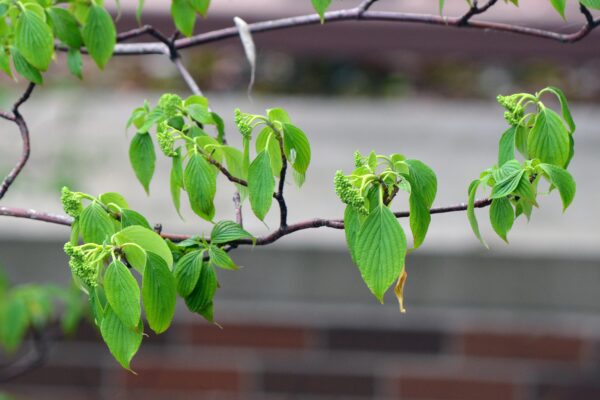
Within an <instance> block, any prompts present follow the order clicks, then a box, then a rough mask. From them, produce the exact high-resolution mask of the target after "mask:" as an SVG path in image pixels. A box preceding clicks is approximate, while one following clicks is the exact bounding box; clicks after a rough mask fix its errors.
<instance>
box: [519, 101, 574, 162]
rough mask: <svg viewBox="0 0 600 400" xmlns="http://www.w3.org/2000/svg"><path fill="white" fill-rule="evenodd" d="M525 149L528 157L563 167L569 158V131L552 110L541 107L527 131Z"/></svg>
mask: <svg viewBox="0 0 600 400" xmlns="http://www.w3.org/2000/svg"><path fill="white" fill-rule="evenodd" d="M527 149H528V150H529V156H530V158H539V159H540V161H542V162H544V163H548V164H554V165H556V166H559V167H564V166H565V165H566V163H567V161H568V160H569V154H570V143H569V133H568V132H567V130H566V129H565V126H564V124H563V122H562V120H561V119H560V117H559V116H558V114H556V113H555V112H554V111H552V110H550V109H549V108H545V107H544V108H542V110H540V112H539V114H538V115H537V117H536V120H535V124H534V125H533V128H532V129H531V132H530V133H529V138H528V140H527Z"/></svg>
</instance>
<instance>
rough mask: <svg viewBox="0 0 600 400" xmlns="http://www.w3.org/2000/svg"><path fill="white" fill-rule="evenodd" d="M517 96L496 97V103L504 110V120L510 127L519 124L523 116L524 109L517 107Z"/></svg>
mask: <svg viewBox="0 0 600 400" xmlns="http://www.w3.org/2000/svg"><path fill="white" fill-rule="evenodd" d="M518 98H519V97H518V96H516V95H512V96H498V97H497V100H498V103H500V105H501V106H502V107H504V108H505V109H506V111H505V112H504V119H505V120H506V122H508V123H509V124H510V125H511V126H517V125H519V124H520V123H521V119H522V118H523V116H524V115H525V109H524V108H523V107H522V106H521V105H519V102H518Z"/></svg>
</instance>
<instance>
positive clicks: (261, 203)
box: [248, 150, 275, 221]
mask: <svg viewBox="0 0 600 400" xmlns="http://www.w3.org/2000/svg"><path fill="white" fill-rule="evenodd" d="M274 190H275V178H273V173H272V170H271V160H270V158H269V153H268V152H266V151H264V150H263V151H261V152H260V153H258V155H257V156H256V158H255V159H254V161H252V164H250V167H249V168H248V191H249V193H250V205H251V206H252V211H254V214H255V215H256V216H257V217H258V219H260V220H261V221H262V220H264V219H265V216H266V215H267V213H268V212H269V209H270V208H271V203H272V202H273V191H274Z"/></svg>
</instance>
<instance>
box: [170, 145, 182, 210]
mask: <svg viewBox="0 0 600 400" xmlns="http://www.w3.org/2000/svg"><path fill="white" fill-rule="evenodd" d="M175 152H176V153H177V155H176V156H175V157H171V158H172V166H171V175H170V179H169V187H170V189H171V199H172V200H173V205H174V206H175V210H177V214H179V215H180V216H181V212H180V208H181V189H183V164H182V161H181V147H178V148H177V149H176V150H175Z"/></svg>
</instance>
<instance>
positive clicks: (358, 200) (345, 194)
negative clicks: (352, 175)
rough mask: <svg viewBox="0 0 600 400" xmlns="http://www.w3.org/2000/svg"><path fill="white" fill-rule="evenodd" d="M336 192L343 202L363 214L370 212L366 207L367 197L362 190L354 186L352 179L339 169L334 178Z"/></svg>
mask: <svg viewBox="0 0 600 400" xmlns="http://www.w3.org/2000/svg"><path fill="white" fill-rule="evenodd" d="M333 184H334V187H335V193H336V194H337V195H338V197H339V198H340V200H342V202H343V203H345V204H348V205H349V206H351V207H352V208H354V209H355V210H356V211H358V212H359V213H361V214H364V215H366V214H368V211H367V208H366V207H365V199H364V197H363V196H361V194H360V190H358V189H357V188H355V187H354V185H353V184H352V182H350V179H349V178H348V177H347V176H346V175H344V173H343V172H342V171H337V172H336V173H335V177H334V178H333Z"/></svg>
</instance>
